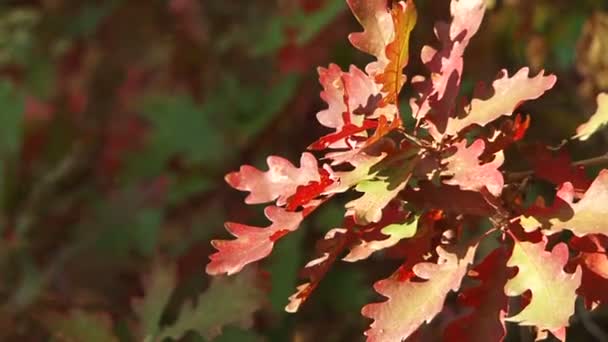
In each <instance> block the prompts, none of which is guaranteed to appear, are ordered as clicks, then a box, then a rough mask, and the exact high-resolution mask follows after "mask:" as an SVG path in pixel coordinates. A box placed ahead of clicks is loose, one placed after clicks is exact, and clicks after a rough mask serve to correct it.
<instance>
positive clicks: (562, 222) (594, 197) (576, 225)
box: [522, 169, 608, 236]
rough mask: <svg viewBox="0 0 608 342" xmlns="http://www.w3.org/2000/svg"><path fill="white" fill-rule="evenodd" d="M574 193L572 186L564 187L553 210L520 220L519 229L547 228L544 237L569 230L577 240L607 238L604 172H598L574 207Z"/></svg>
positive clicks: (607, 185)
mask: <svg viewBox="0 0 608 342" xmlns="http://www.w3.org/2000/svg"><path fill="white" fill-rule="evenodd" d="M574 197H575V191H574V186H573V185H572V183H569V182H566V183H564V184H563V185H562V186H561V188H560V189H559V191H558V192H557V195H556V200H555V202H554V204H553V206H552V207H551V208H550V209H549V210H546V211H545V212H543V211H542V210H538V209H537V210H536V211H537V212H534V211H533V212H531V213H528V215H526V216H525V217H522V225H523V226H524V228H525V229H526V230H527V231H531V230H534V229H536V228H538V227H541V226H543V223H544V225H545V226H547V230H546V231H545V232H546V233H547V234H554V233H558V232H561V231H562V230H565V229H566V230H570V231H572V232H573V233H574V234H575V235H577V236H584V235H587V234H604V235H608V225H606V223H605V221H604V217H606V215H608V206H606V203H608V169H604V170H602V171H601V172H600V173H599V175H598V176H597V178H596V179H595V180H594V181H593V183H591V186H590V187H589V189H587V191H586V192H585V194H584V195H583V198H582V199H581V200H580V201H578V202H576V203H574Z"/></svg>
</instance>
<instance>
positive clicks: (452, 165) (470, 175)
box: [443, 139, 504, 197]
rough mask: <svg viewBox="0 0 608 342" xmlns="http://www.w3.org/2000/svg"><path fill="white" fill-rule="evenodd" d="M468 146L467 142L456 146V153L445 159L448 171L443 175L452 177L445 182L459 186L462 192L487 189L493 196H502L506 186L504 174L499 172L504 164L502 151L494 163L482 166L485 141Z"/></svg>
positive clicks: (479, 140)
mask: <svg viewBox="0 0 608 342" xmlns="http://www.w3.org/2000/svg"><path fill="white" fill-rule="evenodd" d="M466 145H467V142H466V140H462V141H460V142H458V143H456V144H454V146H455V147H456V153H455V154H453V155H452V156H450V157H448V158H446V159H445V161H446V162H447V169H446V170H445V171H444V173H443V174H444V175H449V176H452V177H451V178H450V179H447V180H444V181H443V182H444V183H445V184H449V185H458V186H459V187H460V188H461V189H462V190H473V191H480V190H482V189H483V188H484V187H485V188H487V189H488V191H489V192H490V193H491V194H492V195H494V196H496V197H498V196H500V194H501V193H502V188H503V186H504V179H503V176H502V173H501V172H500V171H498V168H499V167H500V166H501V165H502V163H503V162H504V155H503V153H502V151H501V152H498V153H496V155H495V156H494V160H493V161H492V162H489V163H485V164H481V161H480V160H479V157H480V156H481V155H482V153H483V152H484V148H485V143H484V141H483V140H481V139H478V140H476V141H475V142H473V144H471V146H469V147H467V146H466Z"/></svg>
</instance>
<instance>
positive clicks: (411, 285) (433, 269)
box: [361, 247, 475, 342]
mask: <svg viewBox="0 0 608 342" xmlns="http://www.w3.org/2000/svg"><path fill="white" fill-rule="evenodd" d="M437 254H438V255H439V260H438V261H437V263H430V262H424V263H420V264H417V265H416V266H414V269H413V273H414V275H415V276H417V277H420V278H422V279H423V280H424V281H422V282H413V281H412V280H410V279H407V280H405V281H404V280H401V279H399V277H398V275H394V276H392V277H391V278H388V279H384V280H380V281H378V282H377V283H376V284H374V289H376V291H377V292H378V293H379V294H381V295H383V296H385V297H388V300H387V301H385V302H382V303H373V304H368V305H366V306H365V307H363V309H362V310H361V312H362V313H363V315H364V316H366V317H369V318H372V319H373V320H374V322H373V323H372V324H371V326H370V329H369V330H367V331H366V332H365V335H366V336H367V340H368V342H389V341H390V342H393V341H402V340H404V339H406V338H407V337H408V336H410V335H411V334H412V333H413V332H414V331H416V329H418V327H419V326H420V325H421V324H422V323H424V322H430V321H431V320H432V319H433V318H434V317H435V316H436V315H437V314H438V313H439V312H440V311H441V309H442V307H443V303H444V301H445V298H446V296H447V295H448V293H449V292H450V291H456V290H458V289H459V288H460V283H461V281H462V278H463V277H464V275H465V273H466V271H467V266H468V265H469V264H470V263H471V262H472V261H473V257H474V255H475V248H474V247H471V248H469V249H468V251H467V253H466V255H465V256H463V257H462V258H460V257H459V256H458V255H456V254H452V253H449V252H447V251H446V250H444V249H443V248H442V247H437Z"/></svg>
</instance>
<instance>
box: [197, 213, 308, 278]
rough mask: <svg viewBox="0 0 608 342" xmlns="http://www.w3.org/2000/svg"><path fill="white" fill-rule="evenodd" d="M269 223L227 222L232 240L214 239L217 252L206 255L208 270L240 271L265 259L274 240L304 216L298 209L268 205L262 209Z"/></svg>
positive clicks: (208, 271) (214, 271) (220, 271)
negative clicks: (264, 224) (208, 261)
mask: <svg viewBox="0 0 608 342" xmlns="http://www.w3.org/2000/svg"><path fill="white" fill-rule="evenodd" d="M264 213H265V214H266V217H268V219H270V221H272V224H271V225H270V226H268V227H266V228H261V227H253V226H247V225H244V224H240V223H233V222H228V223H226V229H227V230H228V231H229V232H230V233H231V234H232V235H234V236H235V237H236V239H235V240H213V241H211V244H212V245H213V247H215V248H216V249H217V250H218V251H217V252H216V253H215V254H212V255H211V256H209V259H211V262H210V263H209V264H207V273H208V274H211V275H217V274H222V273H226V274H228V275H231V274H234V273H237V272H239V271H240V270H241V269H242V268H243V267H244V266H245V265H247V264H249V263H252V262H254V261H258V260H260V259H262V258H265V257H266V256H268V254H270V252H271V251H272V247H273V246H274V243H275V241H277V240H278V239H279V238H281V237H282V236H284V235H285V234H287V233H289V232H292V231H294V230H296V229H298V226H299V225H300V223H301V222H302V220H303V219H304V216H303V215H302V213H300V212H289V211H286V210H285V209H283V208H280V207H275V206H268V207H266V209H265V210H264Z"/></svg>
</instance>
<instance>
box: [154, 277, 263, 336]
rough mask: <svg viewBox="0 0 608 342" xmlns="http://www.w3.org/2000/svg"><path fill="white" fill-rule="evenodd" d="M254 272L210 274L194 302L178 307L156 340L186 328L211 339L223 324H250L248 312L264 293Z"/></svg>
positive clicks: (249, 312) (187, 330) (261, 300)
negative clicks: (209, 281) (175, 317)
mask: <svg viewBox="0 0 608 342" xmlns="http://www.w3.org/2000/svg"><path fill="white" fill-rule="evenodd" d="M254 275H255V274H254V273H252V272H243V273H242V274H239V275H238V276H235V277H230V278H228V277H221V278H213V280H212V281H211V285H210V286H209V288H208V289H207V290H206V291H205V292H203V293H202V294H201V295H200V296H199V297H198V298H197V300H196V301H195V302H192V303H187V304H185V305H184V306H183V307H182V308H181V310H180V312H179V316H178V318H177V320H176V321H175V322H174V323H173V324H172V325H170V326H168V327H166V328H164V329H163V330H162V331H161V333H160V334H159V337H158V340H159V341H162V340H164V339H166V338H172V339H176V340H177V339H180V338H182V337H183V336H184V335H185V334H186V333H187V332H189V331H196V332H198V333H199V334H201V335H202V336H204V337H205V338H207V339H211V338H213V337H215V336H217V335H219V334H220V333H221V331H222V328H223V327H224V326H226V325H231V324H238V325H241V326H245V327H247V326H250V323H251V316H252V315H253V313H254V312H255V311H257V310H258V309H260V308H261V306H262V304H263V303H264V300H265V295H264V293H263V292H262V291H261V290H260V289H258V288H257V287H256V285H255V279H254V278H253V277H254Z"/></svg>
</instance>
